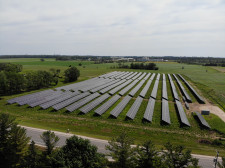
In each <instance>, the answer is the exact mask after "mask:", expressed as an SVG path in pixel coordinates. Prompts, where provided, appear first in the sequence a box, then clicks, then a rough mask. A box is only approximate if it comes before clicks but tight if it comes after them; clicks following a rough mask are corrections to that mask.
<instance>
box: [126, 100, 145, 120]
mask: <svg viewBox="0 0 225 168" xmlns="http://www.w3.org/2000/svg"><path fill="white" fill-rule="evenodd" d="M142 101H143V98H141V97H139V96H138V97H137V99H136V100H135V102H134V103H133V105H132V106H131V108H130V109H129V111H128V112H127V115H126V116H127V117H128V118H130V119H132V120H133V119H134V117H135V116H136V114H137V112H138V110H139V108H140V106H141V103H142Z"/></svg>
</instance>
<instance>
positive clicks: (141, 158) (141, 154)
mask: <svg viewBox="0 0 225 168" xmlns="http://www.w3.org/2000/svg"><path fill="white" fill-rule="evenodd" d="M137 152H138V166H137V167H138V168H149V167H151V168H164V167H166V166H165V165H164V164H163V162H162V159H161V158H160V155H159V152H158V151H157V150H156V148H155V145H154V144H153V142H152V141H150V140H149V141H146V142H144V144H143V145H142V146H140V147H139V146H138V147H137Z"/></svg>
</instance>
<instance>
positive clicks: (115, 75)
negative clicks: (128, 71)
mask: <svg viewBox="0 0 225 168" xmlns="http://www.w3.org/2000/svg"><path fill="white" fill-rule="evenodd" d="M121 74H123V72H118V73H115V74H113V75H112V76H110V77H109V78H116V77H117V76H120V75H121Z"/></svg>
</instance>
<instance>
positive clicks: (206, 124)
mask: <svg viewBox="0 0 225 168" xmlns="http://www.w3.org/2000/svg"><path fill="white" fill-rule="evenodd" d="M195 114H196V115H197V117H198V119H199V121H200V124H201V125H202V126H204V127H206V128H211V127H210V126H209V124H208V123H207V121H206V120H205V119H204V118H203V116H202V115H201V114H200V113H199V112H195Z"/></svg>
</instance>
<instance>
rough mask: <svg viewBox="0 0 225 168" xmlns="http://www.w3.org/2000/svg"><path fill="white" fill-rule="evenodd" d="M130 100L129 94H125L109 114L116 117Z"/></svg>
mask: <svg viewBox="0 0 225 168" xmlns="http://www.w3.org/2000/svg"><path fill="white" fill-rule="evenodd" d="M130 100H131V97H130V96H128V95H127V96H125V97H124V99H123V100H122V101H121V102H120V103H119V104H118V105H117V106H116V107H115V108H114V109H113V110H112V111H111V112H110V114H111V115H112V116H114V117H116V118H117V117H118V115H119V114H120V113H121V112H122V111H123V109H124V108H125V107H126V105H127V104H128V103H129V101H130Z"/></svg>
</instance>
